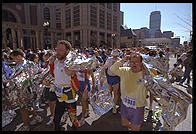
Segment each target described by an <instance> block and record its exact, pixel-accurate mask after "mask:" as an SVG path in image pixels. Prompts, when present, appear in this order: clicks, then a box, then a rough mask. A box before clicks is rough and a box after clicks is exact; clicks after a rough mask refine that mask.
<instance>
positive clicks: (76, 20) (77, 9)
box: [73, 6, 80, 26]
mask: <svg viewBox="0 0 196 134" xmlns="http://www.w3.org/2000/svg"><path fill="white" fill-rule="evenodd" d="M73 25H74V26H79V25H80V6H76V7H74V8H73Z"/></svg>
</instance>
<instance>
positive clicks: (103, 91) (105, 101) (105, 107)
mask: <svg viewBox="0 0 196 134" xmlns="http://www.w3.org/2000/svg"><path fill="white" fill-rule="evenodd" d="M94 75H95V80H96V88H97V89H98V91H97V92H96V93H95V94H93V95H92V94H91V93H90V94H89V99H90V104H91V106H92V108H93V111H94V113H95V114H97V115H99V116H102V115H103V114H105V113H107V112H108V111H110V110H111V109H112V106H113V99H112V97H111V94H110V91H109V89H108V88H107V81H106V76H105V69H104V67H100V68H99V69H97V71H96V72H95V73H94Z"/></svg>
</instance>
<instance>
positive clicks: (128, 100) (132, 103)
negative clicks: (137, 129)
mask: <svg viewBox="0 0 196 134" xmlns="http://www.w3.org/2000/svg"><path fill="white" fill-rule="evenodd" d="M123 102H124V105H126V106H127V107H131V108H134V109H136V99H134V98H131V97H129V96H125V97H124V99H123Z"/></svg>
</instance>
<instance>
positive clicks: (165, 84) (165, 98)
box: [141, 54, 192, 130]
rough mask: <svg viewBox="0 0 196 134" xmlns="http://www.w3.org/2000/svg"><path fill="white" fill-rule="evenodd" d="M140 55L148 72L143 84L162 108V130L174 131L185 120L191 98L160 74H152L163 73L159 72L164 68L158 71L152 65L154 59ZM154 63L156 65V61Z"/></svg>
mask: <svg viewBox="0 0 196 134" xmlns="http://www.w3.org/2000/svg"><path fill="white" fill-rule="evenodd" d="M141 55H142V57H143V59H144V61H143V63H144V65H145V67H146V68H147V70H148V74H147V75H146V76H145V77H144V78H145V84H146V87H147V88H148V89H149V90H150V92H151V93H152V94H153V96H154V97H155V98H156V100H157V101H158V103H159V104H160V106H161V108H162V118H163V120H164V122H165V124H166V126H164V129H165V130H174V128H175V127H176V126H177V125H178V124H179V123H181V122H182V121H183V120H184V119H186V116H187V110H188V106H189V104H191V103H192V98H191V96H189V95H188V94H186V93H185V92H183V91H181V90H180V89H178V88H176V87H174V86H173V85H172V84H171V83H170V82H169V81H168V79H167V78H165V77H164V76H163V75H162V74H160V73H157V74H154V73H153V72H152V70H154V71H156V70H158V71H160V72H161V71H165V70H160V69H161V68H162V69H163V68H164V67H160V66H159V69H157V68H158V67H157V66H156V65H158V64H154V63H155V62H154V61H155V59H152V57H149V56H147V55H143V54H141ZM152 61H153V62H152ZM156 62H157V63H158V61H156ZM159 65H160V64H159Z"/></svg>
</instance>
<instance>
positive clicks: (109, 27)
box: [107, 13, 112, 30]
mask: <svg viewBox="0 0 196 134" xmlns="http://www.w3.org/2000/svg"><path fill="white" fill-rule="evenodd" d="M107 29H108V30H112V15H111V13H107Z"/></svg>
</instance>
